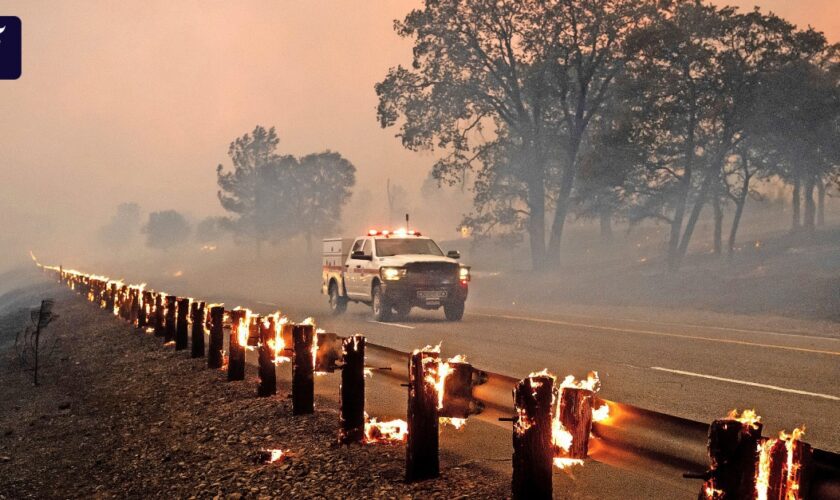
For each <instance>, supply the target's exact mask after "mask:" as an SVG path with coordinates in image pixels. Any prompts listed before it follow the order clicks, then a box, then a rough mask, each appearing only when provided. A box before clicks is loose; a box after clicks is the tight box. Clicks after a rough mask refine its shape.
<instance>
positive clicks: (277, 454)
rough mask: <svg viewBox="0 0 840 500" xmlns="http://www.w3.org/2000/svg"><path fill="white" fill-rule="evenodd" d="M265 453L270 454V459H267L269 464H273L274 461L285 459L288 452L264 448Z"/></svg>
mask: <svg viewBox="0 0 840 500" xmlns="http://www.w3.org/2000/svg"><path fill="white" fill-rule="evenodd" d="M262 451H263V452H264V453H265V454H267V455H269V458H268V460H267V461H266V463H267V464H273V463H274V462H276V461H278V460H281V459H285V458H286V457H287V456H288V454H287V452H285V451H283V450H262Z"/></svg>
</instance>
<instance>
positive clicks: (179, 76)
mask: <svg viewBox="0 0 840 500" xmlns="http://www.w3.org/2000/svg"><path fill="white" fill-rule="evenodd" d="M417 3H418V2H414V1H398V0H391V1H387V0H364V1H359V0H356V1H349V0H347V1H343V0H342V1H337V0H336V1H323V0H322V1H268V0H266V1H236V2H230V1H226V2H223V1H216V0H213V1H208V0H204V1H197V0H192V1H185V0H178V1H171V0H153V1H149V0H144V1H135V2H128V1H112V0H101V1H93V0H90V1H72V2H71V1H66V2H59V1H52V2H47V1H39V0H30V1H25V2H23V1H18V2H9V1H3V0H0V13H2V14H4V15H17V16H19V17H20V18H21V19H22V22H23V33H24V40H23V47H24V48H23V50H24V54H23V76H22V77H21V79H20V80H18V81H0V96H2V97H0V110H2V120H0V151H2V156H0V220H2V224H0V245H2V246H3V247H5V248H6V249H9V250H10V251H17V250H16V248H15V247H17V246H19V245H21V244H24V243H22V242H20V241H18V240H20V239H25V238H28V237H29V236H27V232H24V233H19V236H17V237H12V236H10V235H9V233H10V231H9V229H8V228H9V227H10V225H11V224H12V222H11V221H17V220H20V219H21V218H26V219H27V220H29V221H33V224H43V225H46V226H48V227H50V228H53V229H55V227H56V225H57V224H58V223H59V222H61V223H62V225H66V224H65V223H72V224H73V225H74V226H76V227H80V225H81V226H82V227H83V226H84V225H89V226H98V225H100V224H102V223H103V222H104V221H106V220H107V219H108V217H110V215H111V214H112V213H113V209H114V206H115V205H116V204H117V203H119V202H120V201H126V200H131V201H137V202H139V203H140V204H141V205H142V206H143V208H144V209H145V210H157V209H166V208H175V209H179V210H184V211H187V212H189V213H191V214H192V215H194V216H196V217H199V216H203V215H207V214H211V213H220V208H219V206H218V202H217V201H216V198H215V193H216V178H215V166H216V165H217V164H218V163H219V162H224V163H225V164H226V165H227V156H226V151H227V145H228V143H229V142H230V141H231V140H232V139H233V138H234V137H236V136H238V135H241V134H243V133H245V132H247V131H250V130H251V129H252V128H253V127H254V125H255V124H258V123H259V124H263V125H267V126H269V125H275V126H277V129H278V133H279V135H280V137H281V144H280V147H281V149H282V151H283V152H287V153H293V154H305V153H309V152H315V151H320V150H323V149H327V148H329V149H332V150H335V151H338V152H340V153H342V154H343V155H345V156H346V157H347V158H349V159H350V160H351V161H352V162H353V163H354V164H355V165H356V166H357V167H358V169H359V172H358V180H359V184H360V186H361V187H365V188H367V189H370V190H371V191H372V192H373V193H374V194H377V193H379V192H381V191H384V183H385V181H384V177H385V176H387V175H390V176H392V177H394V178H400V179H404V180H403V181H401V182H402V183H404V184H406V185H408V186H410V187H414V186H417V185H419V183H420V181H421V180H422V178H423V177H424V176H425V175H426V173H427V172H428V169H429V167H430V165H431V157H430V156H428V155H418V154H414V153H409V152H407V151H405V150H403V149H402V147H401V146H400V144H399V141H398V140H396V139H395V138H394V137H393V135H394V132H395V131H394V130H392V129H387V130H381V129H380V128H379V127H378V124H377V123H376V120H375V106H376V96H375V93H374V91H373V85H374V83H375V82H377V81H379V80H381V79H382V78H383V77H384V75H385V73H386V71H387V70H388V68H389V67H390V66H394V65H396V64H398V63H401V62H403V63H405V62H408V61H409V60H410V54H411V45H410V43H409V42H406V41H404V40H401V39H399V38H398V37H397V36H396V35H395V34H394V32H393V28H392V21H393V20H394V19H395V18H401V17H403V16H404V15H405V14H406V13H407V12H408V11H409V10H410V9H411V7H412V6H414V5H416V4H417ZM730 3H734V4H736V5H740V6H742V7H751V6H752V5H753V4H758V5H760V6H762V7H763V8H765V9H770V10H774V11H775V12H777V13H778V14H780V15H782V16H784V17H786V18H788V19H790V20H791V21H793V22H795V23H797V24H799V25H803V26H804V25H807V24H809V23H811V24H813V25H814V26H815V27H816V28H818V29H821V30H824V31H825V32H826V33H827V34H828V35H829V38H830V39H831V40H837V38H838V34H840V14H839V13H838V9H837V0H796V1H793V0H763V1H739V2H730ZM15 226H17V224H15ZM10 242H13V243H15V244H9V243H10ZM0 253H2V252H0Z"/></svg>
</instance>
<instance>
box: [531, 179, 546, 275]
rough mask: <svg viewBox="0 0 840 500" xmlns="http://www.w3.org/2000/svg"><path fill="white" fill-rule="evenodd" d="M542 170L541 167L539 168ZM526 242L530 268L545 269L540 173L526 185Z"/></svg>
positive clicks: (542, 182)
mask: <svg viewBox="0 0 840 500" xmlns="http://www.w3.org/2000/svg"><path fill="white" fill-rule="evenodd" d="M539 168H542V167H539ZM528 205H529V208H530V216H529V217H528V241H529V243H530V246H531V267H532V268H533V269H534V270H535V271H538V270H541V269H543V268H544V267H545V183H544V180H543V175H542V173H541V172H540V173H538V174H537V175H535V178H534V179H532V180H531V181H530V182H529V183H528Z"/></svg>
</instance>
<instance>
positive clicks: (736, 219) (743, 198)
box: [727, 186, 749, 257]
mask: <svg viewBox="0 0 840 500" xmlns="http://www.w3.org/2000/svg"><path fill="white" fill-rule="evenodd" d="M748 189H749V188H747V187H746V186H745V189H743V190H742V191H741V194H740V195H738V200H737V201H736V202H735V215H734V216H732V227H731V228H730V229H729V242H728V243H727V254H728V255H729V256H730V257H731V256H732V255H733V253H734V252H735V237H736V236H737V234H738V225H739V224H740V223H741V215H743V213H744V205H746V204H747V191H748Z"/></svg>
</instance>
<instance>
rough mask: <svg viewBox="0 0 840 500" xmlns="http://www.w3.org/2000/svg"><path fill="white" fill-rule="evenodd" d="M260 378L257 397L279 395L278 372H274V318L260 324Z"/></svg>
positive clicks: (265, 319) (270, 317) (266, 319)
mask: <svg viewBox="0 0 840 500" xmlns="http://www.w3.org/2000/svg"><path fill="white" fill-rule="evenodd" d="M259 329H260V342H259V351H258V354H259V358H258V362H259V376H260V383H259V385H258V386H257V396H260V397H266V396H273V395H275V394H277V372H275V370H274V349H273V348H272V345H273V343H274V317H272V316H268V317H267V318H264V319H263V320H262V321H260V323H259Z"/></svg>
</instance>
